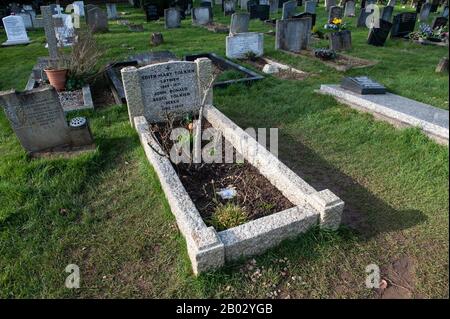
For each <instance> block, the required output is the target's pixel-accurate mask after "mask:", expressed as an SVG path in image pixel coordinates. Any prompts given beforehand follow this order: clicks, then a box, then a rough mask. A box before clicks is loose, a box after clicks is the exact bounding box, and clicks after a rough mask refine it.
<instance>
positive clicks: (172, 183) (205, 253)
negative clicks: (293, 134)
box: [133, 105, 344, 274]
mask: <svg viewBox="0 0 450 319" xmlns="http://www.w3.org/2000/svg"><path fill="white" fill-rule="evenodd" d="M203 117H204V118H205V119H206V120H207V121H208V122H209V123H211V124H212V126H213V127H214V128H215V129H217V130H219V131H220V132H222V134H223V137H224V138H225V139H226V140H227V141H228V142H229V143H230V144H231V145H232V146H233V147H234V148H235V149H236V150H237V151H239V152H240V153H241V154H242V155H243V156H244V158H245V159H246V160H247V161H248V162H249V163H250V164H251V165H253V166H254V167H255V168H256V169H257V170H258V171H259V172H260V173H261V174H262V175H263V176H265V177H266V178H267V179H268V180H269V181H270V182H271V183H272V184H273V185H274V186H275V187H276V188H277V189H278V190H280V191H281V193H282V194H283V195H284V196H285V197H286V198H287V199H288V200H289V201H290V202H292V203H293V204H294V205H295V206H294V207H292V208H289V209H286V210H284V211H281V212H277V213H275V214H272V215H269V216H265V217H262V218H259V219H256V220H252V221H249V222H247V223H245V224H242V225H240V226H237V227H233V228H229V229H226V230H224V231H220V232H217V231H216V230H215V229H214V228H213V227H207V226H206V224H205V222H204V221H203V219H202V217H201V216H200V214H199V212H198V210H197V208H196V206H195V203H194V202H193V201H192V200H191V198H190V197H189V195H188V193H187V192H186V190H185V188H184V187H183V185H182V183H181V181H180V179H179V178H178V175H177V174H176V172H175V170H174V168H173V166H172V163H171V162H170V161H169V159H167V158H166V157H163V156H161V155H159V154H158V153H156V152H155V151H154V150H153V149H155V150H157V151H158V152H160V153H162V152H163V151H162V150H161V149H160V147H159V144H158V143H157V142H156V141H155V139H154V138H153V136H152V134H151V133H150V131H149V124H148V122H147V120H146V119H145V117H144V116H136V117H134V118H133V122H134V126H135V129H136V131H137V133H138V135H139V139H140V141H141V144H142V146H143V147H144V150H145V154H146V156H147V158H148V160H149V162H150V163H151V164H152V166H153V168H154V169H155V171H156V173H157V174H158V177H159V179H160V182H161V185H162V188H163V190H164V193H165V195H166V197H167V200H168V202H169V205H170V208H171V210H172V213H173V214H174V216H175V218H176V221H177V224H178V227H179V229H180V231H181V233H182V234H183V236H184V237H185V239H186V243H187V248H188V254H189V258H190V260H191V263H192V267H193V271H194V273H195V274H199V273H202V272H204V271H208V270H211V269H214V268H219V267H221V266H223V265H224V264H225V262H227V261H231V260H236V259H239V258H241V257H246V256H252V255H256V254H260V253H263V252H264V251H266V250H267V249H269V248H272V247H274V246H276V245H278V244H279V243H280V242H281V241H283V240H285V239H288V238H293V237H296V236H297V235H299V234H301V233H304V232H306V231H307V230H308V229H310V228H311V227H314V226H316V225H320V227H321V228H325V229H332V230H335V229H337V228H338V227H339V224H340V221H341V215H342V211H343V208H344V202H343V201H342V200H341V199H340V198H339V197H337V196H336V195H335V194H333V193H332V192H331V191H329V190H327V189H326V190H322V191H316V190H315V189H314V188H313V187H312V186H311V185H309V184H308V183H307V182H305V181H304V180H303V179H301V178H300V177H299V176H298V175H297V174H295V173H294V172H293V171H292V170H290V169H289V168H288V167H287V166H286V165H284V164H283V163H281V162H280V161H279V160H278V158H277V157H275V156H274V155H273V154H271V153H270V152H269V151H268V150H266V149H265V148H264V147H262V146H261V145H260V144H258V142H257V141H256V140H255V139H254V138H253V137H251V136H250V135H248V134H247V133H246V132H245V131H244V130H242V129H241V128H239V127H238V126H237V125H236V124H235V123H233V122H232V121H231V120H230V119H228V118H227V117H226V116H225V115H224V114H222V113H221V112H220V111H219V110H217V109H216V108H215V107H214V106H212V105H207V106H205V107H204V110H203ZM149 144H150V145H151V146H152V147H150V146H149Z"/></svg>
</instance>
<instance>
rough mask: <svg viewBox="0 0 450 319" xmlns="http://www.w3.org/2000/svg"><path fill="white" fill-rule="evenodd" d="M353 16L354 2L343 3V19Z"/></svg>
mask: <svg viewBox="0 0 450 319" xmlns="http://www.w3.org/2000/svg"><path fill="white" fill-rule="evenodd" d="M354 16H355V1H351V0H350V1H347V2H345V9H344V17H354Z"/></svg>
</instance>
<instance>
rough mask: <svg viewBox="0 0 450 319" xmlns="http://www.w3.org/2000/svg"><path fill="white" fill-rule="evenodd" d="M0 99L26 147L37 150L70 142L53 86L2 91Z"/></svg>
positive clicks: (67, 127) (61, 109)
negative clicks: (22, 90) (21, 90)
mask: <svg viewBox="0 0 450 319" xmlns="http://www.w3.org/2000/svg"><path fill="white" fill-rule="evenodd" d="M0 103H1V105H2V106H3V108H4V111H5V114H6V117H7V118H8V120H9V122H10V123H11V126H12V128H13V130H14V132H15V133H16V135H17V137H18V139H19V141H20V143H21V144H22V146H23V147H24V148H25V149H26V150H27V151H29V152H37V151H41V150H45V149H49V148H52V147H56V146H63V145H68V144H70V143H71V138H70V134H69V126H68V125H67V121H66V118H65V116H64V111H63V108H62V107H61V104H60V102H59V97H58V94H57V93H56V90H55V89H54V88H52V87H50V88H49V87H46V88H39V89H33V90H29V91H25V92H15V91H9V92H2V93H0Z"/></svg>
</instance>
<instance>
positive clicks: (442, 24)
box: [431, 17, 448, 29]
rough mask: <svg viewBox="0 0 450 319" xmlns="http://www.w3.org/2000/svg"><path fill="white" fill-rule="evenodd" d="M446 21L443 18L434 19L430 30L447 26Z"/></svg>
mask: <svg viewBox="0 0 450 319" xmlns="http://www.w3.org/2000/svg"><path fill="white" fill-rule="evenodd" d="M447 22H448V19H447V18H445V17H436V18H434V20H433V23H432V24H431V28H432V29H437V28H443V27H445V26H446V25H447Z"/></svg>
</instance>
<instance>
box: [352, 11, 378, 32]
mask: <svg viewBox="0 0 450 319" xmlns="http://www.w3.org/2000/svg"><path fill="white" fill-rule="evenodd" d="M367 9H368V11H366V8H361V11H360V12H359V16H358V21H357V22H356V26H357V27H358V28H360V27H366V28H368V27H369V26H368V24H369V21H368V20H369V16H371V15H373V12H374V9H370V10H369V8H367Z"/></svg>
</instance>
